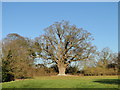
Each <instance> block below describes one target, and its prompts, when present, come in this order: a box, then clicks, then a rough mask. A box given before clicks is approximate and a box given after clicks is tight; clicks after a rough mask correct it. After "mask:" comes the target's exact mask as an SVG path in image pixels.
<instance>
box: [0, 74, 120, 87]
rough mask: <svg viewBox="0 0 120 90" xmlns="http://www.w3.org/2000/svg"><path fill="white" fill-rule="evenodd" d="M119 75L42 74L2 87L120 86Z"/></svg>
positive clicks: (4, 84) (3, 84)
mask: <svg viewBox="0 0 120 90" xmlns="http://www.w3.org/2000/svg"><path fill="white" fill-rule="evenodd" d="M118 84H120V83H119V80H118V76H41V77H35V78H34V79H29V80H27V79H26V80H20V81H11V82H5V83H2V88H118Z"/></svg>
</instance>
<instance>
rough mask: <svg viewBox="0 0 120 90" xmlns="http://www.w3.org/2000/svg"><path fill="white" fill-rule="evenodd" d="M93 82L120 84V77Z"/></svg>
mask: <svg viewBox="0 0 120 90" xmlns="http://www.w3.org/2000/svg"><path fill="white" fill-rule="evenodd" d="M93 82H97V83H103V84H116V85H120V79H100V80H97V81H93Z"/></svg>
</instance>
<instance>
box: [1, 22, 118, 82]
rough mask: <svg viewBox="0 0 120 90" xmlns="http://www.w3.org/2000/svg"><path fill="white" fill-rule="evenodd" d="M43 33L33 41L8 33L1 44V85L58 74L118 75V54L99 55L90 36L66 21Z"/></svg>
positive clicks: (103, 53)
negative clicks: (16, 80)
mask: <svg viewBox="0 0 120 90" xmlns="http://www.w3.org/2000/svg"><path fill="white" fill-rule="evenodd" d="M45 30H46V33H45V34H44V35H41V36H40V37H37V38H35V39H29V38H25V37H23V36H21V35H19V34H16V33H11V34H8V35H7V36H6V37H5V38H4V39H3V40H2V41H1V42H0V43H1V44H0V45H1V49H0V50H1V51H2V53H0V55H1V62H0V64H1V67H2V82H7V81H11V80H15V79H24V78H32V77H34V76H41V75H43V76H45V75H57V74H59V75H65V74H72V75H85V76H93V75H118V70H119V60H118V59H119V57H118V53H113V52H112V51H111V50H110V49H109V48H104V49H103V50H102V51H98V50H97V49H96V47H95V46H93V45H92V44H91V39H92V37H91V36H90V35H91V34H90V33H89V32H87V31H85V30H83V29H79V28H77V27H76V26H75V25H69V23H68V22H65V21H62V22H57V23H55V24H53V25H51V26H50V27H48V28H46V29H45ZM36 58H38V60H39V61H40V62H44V63H40V64H37V62H36Z"/></svg>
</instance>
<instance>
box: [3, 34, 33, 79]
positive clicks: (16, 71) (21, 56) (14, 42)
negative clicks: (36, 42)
mask: <svg viewBox="0 0 120 90" xmlns="http://www.w3.org/2000/svg"><path fill="white" fill-rule="evenodd" d="M2 44H3V45H2V61H3V64H2V67H3V69H4V71H5V72H6V70H7V71H8V73H11V74H13V75H14V76H15V77H16V78H18V77H19V78H20V77H21V78H22V77H26V76H28V75H30V74H28V73H29V71H30V70H31V66H32V64H33V61H34V58H35V53H34V52H33V50H32V48H31V45H30V40H28V39H27V38H24V37H22V36H20V35H18V34H16V33H12V34H8V35H7V36H6V38H4V39H3V42H2Z"/></svg>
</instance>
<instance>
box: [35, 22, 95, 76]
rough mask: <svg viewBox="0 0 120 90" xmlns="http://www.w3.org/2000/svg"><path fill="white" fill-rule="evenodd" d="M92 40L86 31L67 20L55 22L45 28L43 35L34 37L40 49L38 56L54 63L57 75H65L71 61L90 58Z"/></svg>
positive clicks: (93, 50)
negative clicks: (57, 71)
mask: <svg viewBox="0 0 120 90" xmlns="http://www.w3.org/2000/svg"><path fill="white" fill-rule="evenodd" d="M92 40H93V38H92V36H91V34H90V33H89V32H88V31H86V30H83V29H82V28H77V27H76V26H75V25H71V24H69V22H68V21H61V22H55V23H54V24H52V25H51V26H49V27H48V28H46V29H45V34H44V35H41V36H40V37H37V38H36V42H38V43H39V45H40V46H41V49H42V52H41V53H40V57H42V58H43V59H44V60H47V61H48V62H51V63H55V64H56V65H57V66H58V69H59V74H58V75H65V70H66V68H67V66H68V65H69V64H70V63H71V62H73V61H80V60H90V58H92V57H93V56H94V52H95V48H94V46H92V44H91V41H92ZM38 54H39V53H38Z"/></svg>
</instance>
